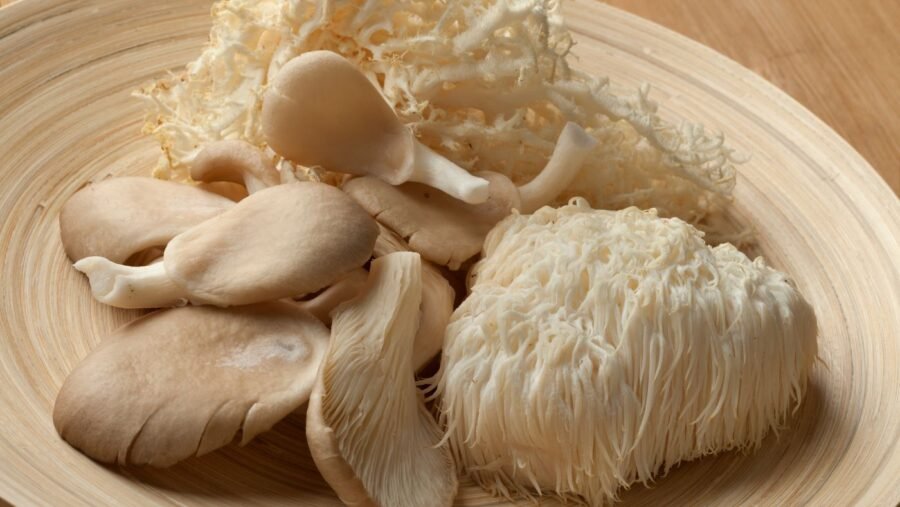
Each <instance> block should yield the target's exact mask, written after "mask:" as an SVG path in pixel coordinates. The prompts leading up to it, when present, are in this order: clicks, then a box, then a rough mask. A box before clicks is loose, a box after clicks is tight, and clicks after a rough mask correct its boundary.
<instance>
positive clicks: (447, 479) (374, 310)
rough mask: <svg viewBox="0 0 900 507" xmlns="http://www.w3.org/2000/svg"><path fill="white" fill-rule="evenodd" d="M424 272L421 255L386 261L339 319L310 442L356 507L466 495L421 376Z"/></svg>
mask: <svg viewBox="0 0 900 507" xmlns="http://www.w3.org/2000/svg"><path fill="white" fill-rule="evenodd" d="M421 272H422V268H421V266H420V257H419V255H418V254H415V253H411V252H402V253H395V254H390V255H387V256H385V257H382V258H380V259H376V260H375V261H373V262H372V270H371V273H370V275H369V276H370V280H369V285H368V290H367V292H365V293H364V294H363V295H362V296H360V297H358V298H356V299H354V300H352V301H350V302H348V303H345V304H344V305H341V306H340V307H338V309H337V311H336V312H335V315H334V321H333V323H332V330H331V342H330V344H329V349H328V352H327V354H326V356H325V358H324V359H323V361H322V365H321V367H320V368H319V374H318V377H317V380H316V386H315V388H314V389H313V393H312V395H311V396H310V402H309V407H308V409H307V421H306V436H307V441H308V442H309V448H310V452H311V454H312V457H313V460H314V461H315V462H316V466H317V467H318V468H319V471H320V472H321V473H322V476H323V477H324V478H325V480H326V481H327V482H328V484H330V485H331V487H332V488H333V489H334V491H335V492H336V493H337V495H338V497H340V499H341V501H343V502H344V503H345V504H346V505H351V506H364V505H365V506H370V505H371V506H375V505H378V506H389V505H390V506H394V505H397V506H406V505H409V506H413V505H414V506H417V507H418V506H421V507H431V506H435V507H438V506H448V505H451V504H452V503H453V498H454V496H455V495H456V489H457V478H456V469H455V467H454V464H453V458H452V456H451V454H450V451H449V449H448V447H447V445H446V444H441V443H440V441H441V433H442V432H441V430H440V428H439V427H438V426H437V424H436V423H435V421H434V419H433V418H432V417H431V415H430V414H429V412H428V410H427V409H426V408H425V404H424V402H423V398H422V395H421V393H420V392H419V391H418V389H417V388H416V384H415V378H414V373H413V366H412V341H413V338H414V335H415V332H416V326H417V321H418V318H417V316H418V309H419V303H420V299H421V290H422V289H421V283H422V281H421ZM362 421H364V423H362Z"/></svg>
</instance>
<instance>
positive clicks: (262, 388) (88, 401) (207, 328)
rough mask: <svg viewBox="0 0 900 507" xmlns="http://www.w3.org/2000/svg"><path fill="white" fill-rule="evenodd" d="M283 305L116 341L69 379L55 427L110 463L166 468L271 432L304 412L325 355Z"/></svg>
mask: <svg viewBox="0 0 900 507" xmlns="http://www.w3.org/2000/svg"><path fill="white" fill-rule="evenodd" d="M328 341H329V333H328V330H327V329H326V328H325V326H323V325H322V323H321V322H319V321H318V320H316V319H314V318H313V317H312V316H310V315H309V314H307V313H306V312H304V311H302V310H300V309H298V308H296V307H295V306H294V305H292V304H290V303H285V302H272V303H265V304H260V305H252V306H242V307H237V308H229V309H222V308H214V307H185V308H176V309H171V310H161V311H158V312H154V313H151V314H149V315H146V316H144V317H141V318H139V319H137V320H135V321H133V322H131V323H129V324H127V325H125V326H124V327H122V328H120V329H118V330H117V331H115V332H114V333H113V334H112V335H111V336H109V337H107V338H106V339H104V340H103V342H102V343H101V344H100V345H99V346H98V347H97V348H96V349H94V350H93V351H92V352H91V353H90V354H89V355H88V356H87V357H86V358H85V359H84V360H83V361H82V362H81V363H80V364H79V365H78V366H77V367H76V368H75V370H74V371H72V373H71V374H70V375H69V376H68V378H66V381H65V382H64V383H63V386H62V389H61V390H60V392H59V395H58V396H57V398H56V404H55V406H54V409H53V424H54V425H55V426H56V430H57V431H58V432H59V434H60V436H62V438H63V439H65V440H66V441H67V442H69V444H71V445H72V446H73V447H75V448H76V449H78V450H80V451H81V452H83V453H85V454H86V455H88V456H90V457H92V458H94V459H96V460H98V461H103V462H107V463H119V464H123V465H124V464H138V465H153V466H160V467H163V466H169V465H172V464H174V463H176V462H178V461H181V460H183V459H185V458H188V457H190V456H194V455H198V456H199V455H203V454H206V453H208V452H210V451H213V450H215V449H218V448H219V447H222V446H224V445H227V444H228V443H230V442H231V441H232V440H234V438H235V436H236V435H237V434H238V432H240V436H241V444H246V443H247V442H248V441H250V440H251V439H252V438H253V437H255V436H256V435H258V434H259V433H261V432H263V431H266V430H268V429H269V428H271V427H272V425H274V424H275V423H276V422H278V421H279V420H281V419H282V418H283V417H284V416H286V415H287V414H289V413H290V412H292V411H293V410H295V409H296V408H297V407H299V406H301V405H303V404H304V403H306V401H307V400H308V399H309V394H310V391H311V390H312V387H313V384H314V382H315V379H316V372H317V370H318V367H319V363H320V362H321V359H322V357H323V356H324V354H325V350H326V348H327V347H328Z"/></svg>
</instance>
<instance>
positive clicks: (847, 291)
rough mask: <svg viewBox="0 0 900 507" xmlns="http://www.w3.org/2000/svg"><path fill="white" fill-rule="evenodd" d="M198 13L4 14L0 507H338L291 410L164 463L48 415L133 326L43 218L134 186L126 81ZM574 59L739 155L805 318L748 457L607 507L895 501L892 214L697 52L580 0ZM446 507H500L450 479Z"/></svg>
mask: <svg viewBox="0 0 900 507" xmlns="http://www.w3.org/2000/svg"><path fill="white" fill-rule="evenodd" d="M208 10H209V3H208V2H207V1H184V0H158V1H156V2H133V1H131V0H106V1H77V2H66V1H62V0H29V1H27V2H21V3H17V4H13V5H12V6H9V7H5V8H4V10H3V11H2V15H0V147H2V154H3V156H2V157H0V261H2V262H0V266H2V268H0V269H2V272H0V343H2V346H0V386H2V387H0V428H2V431H0V498H2V499H4V500H6V501H8V502H11V503H13V504H16V505H29V504H40V505H67V506H70V505H71V506H74V505H107V504H115V505H142V504H179V505H201V504H215V505H337V501H336V499H335V498H334V497H333V495H332V494H331V492H330V490H329V488H328V487H327V486H326V485H325V484H324V483H323V481H322V480H321V478H320V477H319V475H318V473H317V472H316V470H315V467H314V466H313V464H312V462H311V459H310V458H309V452H308V449H307V448H306V445H305V443H304V438H303V416H302V414H299V415H294V416H291V417H289V418H288V419H287V420H285V421H284V422H283V423H281V424H279V425H278V426H276V428H275V429H274V430H273V431H270V432H268V433H266V434H264V435H262V436H261V437H259V438H258V439H257V440H256V441H254V442H253V443H252V444H250V445H249V446H247V447H244V448H241V447H237V446H231V447H228V448H226V449H224V450H222V451H219V452H216V453H213V454H211V455H209V456H205V457H203V458H198V459H192V460H189V461H187V462H185V463H182V464H180V465H177V466H176V467H174V468H170V469H165V470H158V469H145V468H116V467H106V466H101V465H98V464H97V463H95V462H93V461H91V460H90V459H88V458H85V457H84V456H82V455H81V454H79V453H78V452H76V451H74V450H73V449H71V448H70V447H68V446H67V445H66V444H65V443H64V442H62V441H61V440H60V439H59V438H58V436H57V435H56V432H55V431H54V429H53V425H52V421H51V417H50V414H51V410H52V405H53V400H54V398H55V396H56V392H57V390H58V388H59V386H60V385H61V383H62V381H63V379H64V378H65V376H66V375H67V373H68V372H69V371H71V370H72V368H73V367H74V366H75V365H76V364H77V363H78V361H79V360H80V359H81V358H82V357H84V356H85V355H86V354H87V353H88V351H89V350H90V349H91V347H92V346H94V345H96V344H97V343H98V342H99V341H100V339H101V338H102V337H103V336H104V335H105V334H107V333H108V332H109V331H111V330H112V329H113V328H115V327H116V326H118V325H120V324H122V323H124V322H126V321H127V320H129V319H130V318H132V317H133V316H134V315H135V313H134V312H125V311H118V310H113V309H110V308H107V307H104V306H102V305H99V304H97V303H95V302H93V301H92V300H91V298H90V295H89V291H88V285H87V283H86V282H85V280H84V279H83V278H82V277H81V276H80V275H78V273H76V272H75V271H74V270H73V269H72V268H71V266H70V265H69V263H68V262H67V260H66V258H65V256H64V254H63V252H62V248H61V245H60V243H59V239H58V234H59V229H58V224H57V215H58V213H59V209H60V206H61V205H62V204H63V202H65V200H66V198H67V197H68V196H70V195H71V194H72V193H73V192H75V191H76V190H77V189H78V188H79V187H80V186H81V185H83V184H84V183H85V182H87V181H89V180H91V179H96V178H100V177H103V176H104V175H107V174H116V175H121V174H147V173H148V172H149V170H150V168H151V166H152V165H153V163H154V161H155V159H156V157H157V154H158V148H157V146H156V145H155V144H154V143H153V142H152V141H151V140H149V139H147V138H144V137H142V136H141V135H140V125H141V108H140V104H139V103H138V102H137V101H136V100H135V99H133V98H131V97H130V96H129V92H130V91H131V90H132V89H134V88H135V87H136V86H137V85H138V84H139V83H142V82H144V81H147V80H149V79H151V78H153V77H154V76H157V75H159V74H160V73H163V72H166V71H168V70H172V71H177V70H178V69H179V68H180V67H181V66H183V64H184V63H185V62H187V61H188V60H190V59H192V58H193V57H195V56H196V55H197V54H198V51H199V49H200V47H201V46H202V44H203V43H204V41H205V40H206V35H207V31H208V27H209V16H208ZM566 10H567V14H568V20H569V23H570V26H571V28H572V29H573V31H574V32H575V33H576V34H577V40H578V43H579V44H578V46H577V47H576V50H575V51H576V53H577V54H578V56H579V57H580V63H579V65H580V66H581V67H582V68H584V69H586V70H589V71H591V72H595V73H600V74H606V75H611V76H613V77H614V81H615V82H616V83H617V86H619V85H621V86H623V87H631V86H635V85H637V84H638V83H640V82H643V81H648V82H652V83H654V84H655V85H656V90H657V92H656V97H657V98H658V99H660V100H661V101H662V102H663V104H664V110H665V114H667V115H668V116H670V117H672V118H676V119H677V118H690V119H693V120H697V121H701V122H703V123H705V124H707V125H709V126H711V127H713V128H716V129H719V130H721V131H723V132H724V133H725V134H726V136H727V137H728V138H729V139H730V140H731V142H732V144H734V145H735V146H736V147H737V148H738V149H740V150H741V151H742V152H744V153H747V154H750V155H751V156H752V159H751V161H750V162H749V163H747V164H745V165H744V166H743V167H742V172H741V177H740V180H739V183H738V187H737V190H736V196H735V203H734V215H735V219H736V220H739V221H740V222H742V223H744V224H747V225H751V226H753V227H754V228H755V229H756V230H757V231H758V234H759V237H760V250H761V251H762V252H763V253H764V254H765V255H766V257H767V258H769V259H770V261H771V262H772V263H773V264H775V265H776V266H778V267H780V268H781V269H784V270H786V271H787V272H789V273H790V274H791V275H792V276H793V277H794V278H795V280H796V281H797V283H798V285H799V286H800V288H801V290H802V291H803V292H804V294H806V295H807V297H808V298H809V299H810V300H811V302H812V304H813V305H814V307H815V309H816V312H817V314H818V316H819V322H820V329H821V332H820V338H819V340H820V350H821V352H820V356H821V359H822V361H821V365H820V367H819V368H818V369H817V371H816V373H815V376H814V378H813V380H812V388H811V391H810V393H809V397H808V399H807V401H806V402H805V403H804V404H803V406H802V407H801V408H800V409H799V410H798V412H797V414H796V417H795V419H794V421H793V422H792V425H791V427H790V428H789V429H787V430H785V431H783V432H781V434H780V435H778V436H777V437H776V436H772V438H769V439H768V440H767V441H766V442H765V444H764V445H763V447H762V448H761V449H760V450H759V451H757V452H755V453H753V454H750V455H746V456H745V455H739V454H735V453H727V454H724V455H721V456H716V457H710V458H706V459H701V460H697V461H695V462H691V463H687V464H684V465H682V466H680V467H678V468H677V469H675V470H674V471H672V472H671V473H670V474H669V475H668V476H667V477H665V478H661V479H659V480H658V481H656V482H655V483H654V484H653V485H652V487H650V488H646V487H644V486H635V487H633V488H632V489H631V490H630V491H627V492H625V493H624V495H623V500H624V501H623V503H622V505H626V506H635V505H661V504H667V505H671V504H688V503H689V504H703V505H738V504H747V505H758V504H767V505H775V504H781V505H797V504H803V503H810V504H814V505H851V504H854V503H856V504H860V505H895V504H896V503H897V501H898V500H900V446H898V443H897V442H898V439H900V395H898V387H900V373H898V371H900V311H898V310H900V263H898V258H900V203H898V199H897V197H896V196H895V195H894V194H893V193H892V192H891V190H890V189H889V188H888V187H887V185H886V184H885V183H884V181H883V180H882V179H881V178H879V177H878V176H877V175H876V174H875V172H874V171H873V170H872V168H871V167H870V166H869V165H868V164H867V163H866V162H865V161H864V160H863V159H862V158H861V157H860V156H859V155H858V154H857V153H856V152H855V151H853V149H852V148H850V147H849V146H848V145H847V144H846V143H845V142H844V141H843V140H841V139H840V138H839V137H838V136H837V135H836V134H835V133H834V132H832V131H831V130H830V129H828V128H827V127H826V126H825V125H824V124H823V123H822V122H821V121H819V120H817V119H816V118H815V117H814V116H813V115H812V114H810V113H809V112H807V111H806V110H804V109H803V108H802V107H800V106H799V105H798V104H797V103H796V102H794V101H793V100H792V99H790V98H789V97H788V96H787V95H785V94H784V93H782V92H780V91H778V90H777V89H776V88H775V87H773V86H771V85H770V84H768V83H766V82H765V81H764V80H762V79H761V78H759V77H758V76H756V75H755V74H753V73H752V72H749V71H747V70H746V69H743V68H741V67H740V66H738V65H737V64H735V63H733V62H731V61H729V60H727V59H726V58H724V57H722V56H720V55H718V54H716V53H715V52H713V51H711V50H709V49H707V48H704V47H702V46H700V45H698V44H696V43H694V42H691V41H689V40H687V39H685V38H682V37H680V36H678V35H676V34H674V33H672V32H668V31H666V30H664V29H661V28H660V27H658V26H656V25H653V24H651V23H649V22H646V21H644V20H641V19H639V18H637V17H634V16H631V15H628V14H624V13H622V12H620V11H617V10H615V9H613V8H610V7H607V6H604V5H602V4H599V3H597V2H594V1H593V0H575V1H571V2H569V3H568V5H567V7H566ZM458 504H459V505H503V504H504V503H503V502H498V501H497V500H495V499H492V498H489V497H488V496H487V495H486V494H484V493H483V492H481V491H480V490H479V489H478V488H475V487H473V486H471V485H466V486H464V487H463V489H462V490H461V492H460V495H459V501H458Z"/></svg>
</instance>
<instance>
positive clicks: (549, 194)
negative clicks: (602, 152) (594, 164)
mask: <svg viewBox="0 0 900 507" xmlns="http://www.w3.org/2000/svg"><path fill="white" fill-rule="evenodd" d="M596 145H597V140H596V139H594V137H593V136H591V135H590V134H588V133H587V132H586V131H585V130H584V129H583V128H581V126H580V125H578V124H577V123H573V122H569V123H567V124H566V126H565V127H564V128H563V130H562V132H561V133H560V134H559V139H557V141H556V147H555V148H553V154H552V155H551V156H550V160H549V161H548V162H547V165H546V166H544V169H543V170H542V171H541V172H540V173H538V175H537V176H535V177H534V179H533V180H531V181H529V182H528V183H526V184H524V185H522V186H520V187H519V197H520V198H521V200H522V209H520V210H519V211H521V212H522V213H524V214H529V213H533V212H534V211H535V210H537V209H539V208H540V207H542V206H544V205H546V204H547V203H549V202H550V201H551V200H553V199H554V198H555V197H556V196H558V195H559V194H560V192H562V191H563V190H564V189H565V188H566V187H567V186H569V183H571V182H572V180H573V179H574V178H575V176H576V175H577V174H578V171H579V170H580V169H581V165H582V164H583V163H584V159H585V158H587V156H588V154H590V152H591V150H593V149H594V147H595V146H596Z"/></svg>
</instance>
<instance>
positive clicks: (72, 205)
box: [59, 177, 235, 263]
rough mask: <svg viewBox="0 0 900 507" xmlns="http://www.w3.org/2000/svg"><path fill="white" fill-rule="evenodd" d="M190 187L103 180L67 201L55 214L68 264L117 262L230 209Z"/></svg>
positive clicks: (150, 181)
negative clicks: (92, 259) (103, 259)
mask: <svg viewBox="0 0 900 507" xmlns="http://www.w3.org/2000/svg"><path fill="white" fill-rule="evenodd" d="M234 205H235V204H234V202H232V201H230V200H229V199H226V198H225V197H222V196H220V195H216V194H214V193H212V192H207V191H205V190H202V189H199V188H196V187H194V186H191V185H186V184H182V183H174V182H171V181H164V180H158V179H155V178H141V177H122V178H109V179H105V180H102V181H98V182H96V183H91V184H89V185H87V186H85V187H84V188H82V189H81V190H79V191H78V192H76V193H75V194H73V195H72V197H70V198H69V200H68V201H66V203H65V204H64V205H63V207H62V210H61V211H60V214H59V229H60V237H61V239H62V244H63V248H64V249H65V251H66V255H67V256H68V257H69V259H71V260H72V261H73V262H74V261H78V260H80V259H83V258H85V257H91V256H99V257H106V258H107V259H109V260H111V261H113V262H117V263H123V262H125V261H126V260H128V259H129V258H130V257H131V256H132V255H135V254H137V253H139V252H142V251H144V250H147V249H149V248H153V247H163V246H165V245H166V244H167V243H168V242H169V241H170V240H171V239H172V238H174V237H175V236H177V235H178V234H180V233H182V232H184V231H185V230H187V229H189V228H191V227H193V226H195V225H197V224H199V223H201V222H204V221H206V220H208V219H210V218H212V217H214V216H216V215H220V214H221V213H223V212H225V211H226V210H229V209H231V208H232V207H234Z"/></svg>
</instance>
